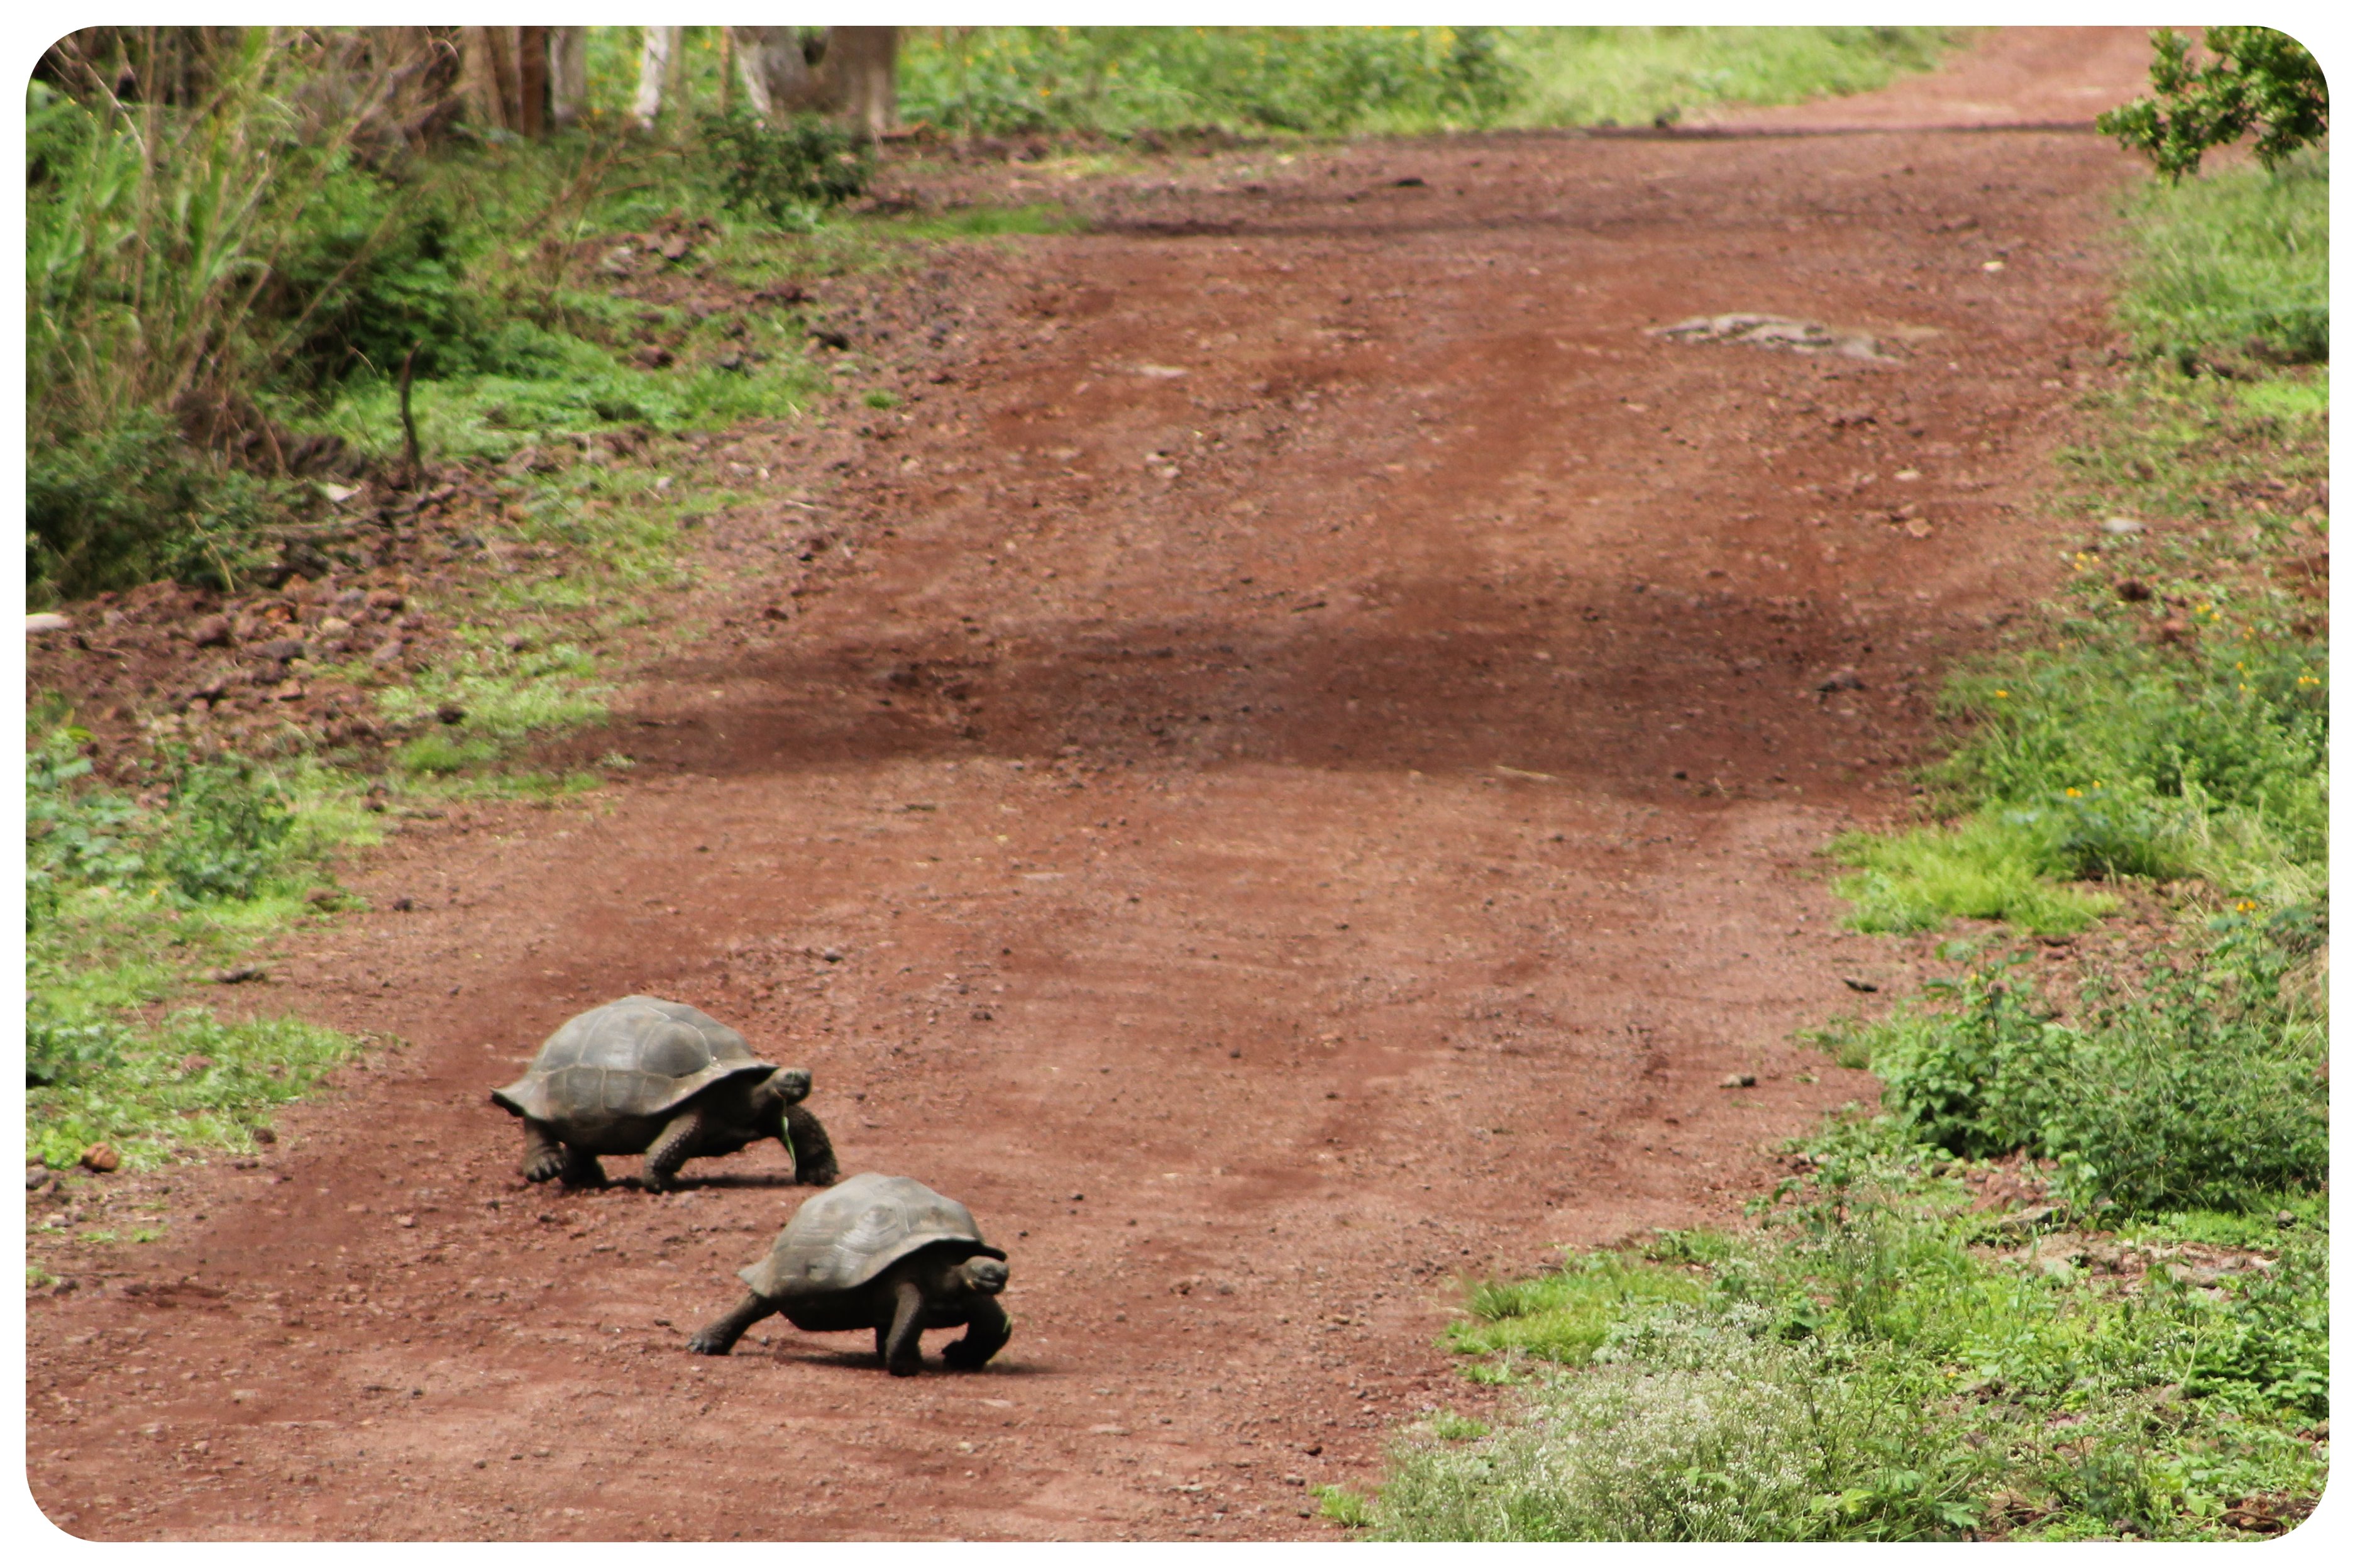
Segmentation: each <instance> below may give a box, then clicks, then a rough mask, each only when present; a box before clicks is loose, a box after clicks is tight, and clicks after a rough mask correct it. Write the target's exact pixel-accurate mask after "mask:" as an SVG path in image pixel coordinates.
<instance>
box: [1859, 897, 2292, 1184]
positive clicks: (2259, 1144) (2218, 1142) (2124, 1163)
mask: <svg viewBox="0 0 2355 1568" xmlns="http://www.w3.org/2000/svg"><path fill="white" fill-rule="evenodd" d="M2319 940H2320V939H2319V921H2318V915H2317V914H2316V913H2315V912H2313V911H2310V910H2305V909H2293V910H2288V911H2285V912H2280V913H2277V914H2275V915H2274V916H2272V917H2271V918H2270V919H2268V920H2266V921H2265V922H2264V923H2262V924H2251V923H2248V922H2247V921H2246V920H2245V919H2243V918H2242V917H2239V916H2227V917H2224V919H2223V920H2222V921H2221V922H2220V930H2219V932H2218V933H2216V935H2215V936H2214V938H2213V939H2212V940H2211V942H2210V943H2208V944H2204V945H2203V946H2202V947H2201V948H2200V949H2199V950H2196V951H2194V952H2190V953H2187V954H2184V955H2181V958H2180V960H2179V962H2178V963H2165V962H2162V963H2157V964H2154V965H2151V968H2150V972H2149V974H2148V975H2147V977H2146V978H2145V979H2143V980H2142V981H2141V982H2139V983H2136V982H2134V981H2131V980H2128V979H2125V978H2120V977H2113V978H2110V979H2107V980H2105V981H2103V982H2100V983H2097V984H2093V985H2089V986H2088V987H2086V990H2085V994H2084V995H2083V997H2081V998H2080V1006H2079V1008H2078V1009H2077V1013H2076V1016H2075V1017H2074V1018H2063V1017H2062V1015H2061V1014H2060V1013H2059V1012H2058V1011H2057V1009H2055V1008H2051V1007H2050V1006H2048V1005H2047V1004H2046V1003H2045V1002H2044V1001H2043V1000H2042V999H2041V997H2039V996H2038V994H2037V993H2036V991H2035V989H2034V987H2033V986H2032V983H2030V981H2028V980H2027V979H2025V978H2024V977H2023V976H2022V973H2021V972H2020V971H2019V968H2018V965H2017V961H2016V960H2015V961H2011V962H2008V963H2004V964H1999V965H1995V966H1993V967H1991V968H1987V969H1982V970H1979V971H1977V972H1976V973H1974V974H1972V975H1970V976H1967V977H1966V978H1965V979H1963V980H1961V981H1958V982H1951V983H1948V982H1934V983H1933V985H1932V986H1931V987H1929V990H1930V993H1931V995H1932V996H1933V997H1935V998H1937V999H1939V1000H1940V1001H1943V1002H1945V1004H1947V1005H1946V1006H1945V1007H1944V1008H1942V1009H1940V1010H1937V1011H1934V1012H1926V1013H1913V1014H1901V1015H1899V1016H1898V1017H1896V1018H1895V1019H1891V1020H1889V1021H1888V1022H1885V1023H1883V1024H1881V1025H1879V1026H1876V1027H1874V1028H1872V1029H1869V1030H1867V1031H1866V1035H1867V1050H1868V1051H1869V1052H1870V1060H1871V1062H1872V1068H1873V1071H1874V1072H1876V1073H1877V1074H1878V1075H1879V1076H1880V1077H1881V1083H1882V1091H1881V1101H1882V1104H1883V1106H1884V1107H1885V1108H1886V1110H1887V1113H1888V1115H1890V1117H1891V1120H1892V1122H1893V1123H1894V1124H1895V1125H1897V1126H1899V1127H1901V1128H1902V1129H1904V1130H1905V1131H1906V1132H1907V1134H1908V1135H1909V1136H1913V1137H1917V1138H1919V1139H1920V1140H1922V1141H1923V1143H1925V1144H1927V1145H1929V1146H1931V1147H1936V1148H1940V1149H1943V1150H1945V1151H1946V1152H1948V1153H1950V1154H1955V1155H1960V1156H1963V1157H1972V1158H1976V1157H1986V1156H1991V1155H1999V1154H2008V1153H2010V1152H2011V1151H2013V1150H2018V1149H2025V1150H2026V1151H2028V1152H2029V1153H2030V1154H2032V1155H2035V1156H2038V1157H2043V1158H2049V1159H2054V1160H2058V1161H2060V1162H2061V1164H2062V1168H2063V1173H2064V1179H2065V1180H2064V1184H2065V1186H2066V1187H2067V1189H2070V1190H2072V1191H2073V1193H2074V1194H2075V1195H2076V1196H2077V1197H2078V1198H2079V1199H2080V1200H2082V1201H2083V1202H2085V1203H2087V1204H2089V1205H2090V1204H2092V1203H2094V1202H2097V1201H2098V1202H2101V1203H2104V1204H2108V1205H2114V1206H2115V1207H2116V1208H2117V1209H2118V1210H2119V1211H2124V1212H2129V1213H2146V1214H2147V1213H2153V1212H2157V1211H2163V1210H2167V1209H2175V1208H2201V1209H2213V1210H2222V1211H2235V1210H2243V1209H2247V1208H2250V1207H2252V1206H2258V1205H2262V1204H2264V1203H2266V1202H2269V1201H2271V1200H2272V1199H2273V1196H2274V1195H2275V1194H2276V1193H2278V1192H2280V1191H2282V1190H2284V1189H2296V1188H2302V1187H2307V1186H2310V1185H2312V1184H2313V1183H2316V1182H2318V1181H2319V1180H2320V1179H2322V1175H2323V1172H2324V1170H2325V1169H2326V1168H2327V1166H2328V1149H2329V1144H2328V1122H2327V1117H2326V1108H2325V1094H2324V1085H2323V1083H2322V1081H2321V1078H2320V1076H2319V1072H2320V1067H2321V1056H2320V1048H2319V1040H2318V1038H2317V1034H2316V1031H2314V1030H2312V1029H2308V1028H2306V1027H2302V1025H2303V1023H2304V1020H2302V1019H2300V1017H2299V1008H2298V1002H2297V993H2296V987H2295V985H2294V984H2291V983H2289V982H2290V978H2291V976H2293V975H2294V974H2295V973H2296V971H2297V970H2298V968H2299V966H2300V965H2305V964H2309V963H2310V962H2311V961H2312V955H2313V953H2314V952H2315V950H2316V948H2317V946H2318V943H2319Z"/></svg>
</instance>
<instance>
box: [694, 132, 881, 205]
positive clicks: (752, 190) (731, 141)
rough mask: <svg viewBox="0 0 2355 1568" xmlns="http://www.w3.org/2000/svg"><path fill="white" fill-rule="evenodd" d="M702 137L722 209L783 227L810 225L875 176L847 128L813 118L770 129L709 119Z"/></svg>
mask: <svg viewBox="0 0 2355 1568" xmlns="http://www.w3.org/2000/svg"><path fill="white" fill-rule="evenodd" d="M703 139H704V144H705V147H706V149H707V151H706V156H707V157H708V158H709V160H710V162H711V165H712V167H713V169H714V171H715V172H716V174H717V175H718V177H719V189H720V191H721V193H722V195H723V197H724V199H725V200H726V202H727V204H728V205H729V206H730V207H732V208H736V209H737V210H738V211H740V212H743V213H747V214H750V215H751V216H754V217H759V218H765V219H768V220H769V221H770V222H772V223H774V224H777V225H780V226H782V227H785V228H798V229H807V228H809V227H810V226H811V224H812V223H813V222H814V221H815V215H817V214H818V213H821V212H823V211H824V210H825V209H826V208H829V207H835V206H838V205H840V204H841V203H843V202H846V201H848V200H849V199H850V198H851V197H855V196H858V195H860V194H861V193H863V192H864V191H865V190H866V189H867V185H868V180H870V179H871V178H873V177H874V164H873V162H872V160H871V158H870V157H869V155H868V151H867V146H866V144H865V143H864V142H863V141H862V140H860V139H859V138H858V136H857V135H856V134H855V133H853V132H852V131H851V130H850V129H849V128H848V127H847V126H844V125H841V124H837V123H835V122H833V121H830V120H823V119H820V118H818V117H816V116H815V115H797V116H794V118H792V119H788V120H783V121H781V122H779V123H775V124H766V123H762V122H760V121H757V120H753V119H751V118H750V117H747V116H722V115H717V114H715V115H710V116H708V117H706V118H705V120H704V121H703Z"/></svg>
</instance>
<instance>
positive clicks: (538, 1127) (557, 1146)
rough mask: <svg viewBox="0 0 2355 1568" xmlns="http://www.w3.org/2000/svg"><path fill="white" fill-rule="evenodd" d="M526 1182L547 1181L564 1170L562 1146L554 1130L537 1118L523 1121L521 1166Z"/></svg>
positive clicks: (528, 1117)
mask: <svg viewBox="0 0 2355 1568" xmlns="http://www.w3.org/2000/svg"><path fill="white" fill-rule="evenodd" d="M520 1169H521V1170H522V1171H523V1179H525V1180H526V1181H548V1180H550V1179H554V1178H555V1177H557V1176H559V1175H560V1174H562V1172H563V1170H564V1145H563V1144H562V1143H561V1142H560V1141H559V1139H558V1138H557V1136H556V1129H555V1128H554V1127H551V1126H549V1125H548V1124H547V1123H546V1122H543V1121H540V1120H538V1118H537V1117H533V1116H526V1117H525V1118H524V1119H523V1164H522V1166H521V1167H520Z"/></svg>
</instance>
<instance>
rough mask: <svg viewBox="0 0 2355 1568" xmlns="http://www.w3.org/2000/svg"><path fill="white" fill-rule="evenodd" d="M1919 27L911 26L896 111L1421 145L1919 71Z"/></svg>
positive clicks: (1931, 34)
mask: <svg viewBox="0 0 2355 1568" xmlns="http://www.w3.org/2000/svg"><path fill="white" fill-rule="evenodd" d="M1956 36H1957V35H1956V34H1955V32H1954V31H1953V30H1951V29H1941V28H1931V27H972V28H932V27H927V28H914V29H910V31H909V34H908V37H907V42H906V46H905V48H904V50H903V53H902V57H901V58H902V66H901V80H900V107H901V112H903V113H904V114H905V115H906V116H908V117H909V118H910V119H911V120H922V121H925V122H928V123H932V124H933V125H936V126H940V127H942V128H943V129H947V130H951V131H955V132H959V133H998V134H1003V133H1015V132H1028V131H1082V132H1092V133H1103V134H1109V135H1112V136H1115V137H1122V138H1136V137H1146V136H1150V135H1152V134H1155V133H1163V132H1176V131H1190V130H1200V129H1217V130H1221V131H1226V132H1230V133H1244V134H1263V135H1264V134H1287V133H1292V134H1302V133H1305V134H1310V135H1328V136H1329V135H1356V134H1368V133H1383V134H1421V133H1429V132H1433V131H1440V130H1453V129H1469V128H1476V127H1487V126H1532V125H1589V124H1610V123H1618V124H1633V123H1650V122H1652V121H1654V120H1656V119H1660V118H1663V117H1665V118H1668V119H1670V120H1673V119H1675V118H1677V117H1678V115H1679V114H1681V113H1683V112H1688V111H1691V110H1694V109H1698V108H1700V107H1703V106H1705V105H1708V104H1712V103H1789V102H1796V101H1799V100H1802V99H1806V98H1814V97H1818V96H1822V95H1825V94H1828V93H1839V92H1856V91H1864V90H1866V89H1869V88H1874V87H1879V86H1881V85H1882V84H1883V83H1885V82H1887V81H1888V80H1891V78H1892V77H1894V76H1895V75H1897V74H1898V73H1899V72H1901V71H1904V70H1918V69H1926V68H1927V67H1929V66H1930V65H1932V64H1934V63H1935V61H1936V59H1937V58H1938V56H1939V55H1940V53H1941V52H1942V51H1943V50H1944V49H1945V48H1947V47H1949V45H1950V44H1951V43H1952V42H1953V41H1954V39H1955V37H1956Z"/></svg>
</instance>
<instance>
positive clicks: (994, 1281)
mask: <svg viewBox="0 0 2355 1568" xmlns="http://www.w3.org/2000/svg"><path fill="white" fill-rule="evenodd" d="M957 1272H958V1273H960V1274H962V1275H964V1281H965V1287H966V1288H967V1289H969V1290H973V1291H975V1292H977V1293H978V1294H980V1295H983V1296H996V1294H997V1293H998V1292H999V1291H1001V1290H1004V1289H1005V1288H1006V1277H1007V1275H1006V1264H1003V1263H1001V1262H1000V1261H999V1260H997V1259H996V1258H967V1259H966V1260H965V1261H964V1264H962V1265H960V1266H959V1268H958V1270H957Z"/></svg>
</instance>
